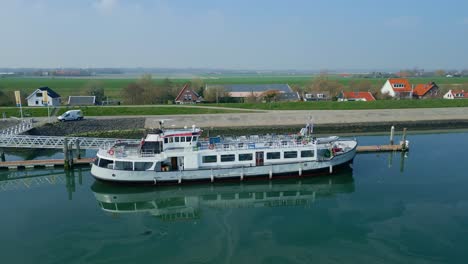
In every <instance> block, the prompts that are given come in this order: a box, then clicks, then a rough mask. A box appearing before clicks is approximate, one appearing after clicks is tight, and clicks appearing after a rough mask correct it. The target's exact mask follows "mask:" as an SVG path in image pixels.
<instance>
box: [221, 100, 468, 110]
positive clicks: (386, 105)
mask: <svg viewBox="0 0 468 264" xmlns="http://www.w3.org/2000/svg"><path fill="white" fill-rule="evenodd" d="M213 106H221V107H232V108H243V109H261V110H362V109H402V108H444V107H468V100H446V99H427V100H378V101H372V102H336V101H326V102H277V103H238V104H218V105H213Z"/></svg>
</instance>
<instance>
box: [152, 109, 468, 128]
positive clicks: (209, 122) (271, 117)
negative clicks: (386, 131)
mask: <svg viewBox="0 0 468 264" xmlns="http://www.w3.org/2000/svg"><path fill="white" fill-rule="evenodd" d="M309 117H312V118H313V122H314V123H315V124H339V123H363V122H364V123H365V122H369V123H371V122H392V121H394V122H398V121H399V122H401V121H425V120H461V119H464V120H468V108H430V109H426V108H418V109H382V110H312V111H268V112H264V113H235V114H212V115H172V116H157V117H154V116H153V117H147V118H146V125H145V126H146V127H147V128H154V127H157V126H158V121H159V120H160V119H171V121H169V122H167V123H168V124H171V125H174V126H175V127H183V126H185V125H187V126H191V125H192V124H196V125H197V126H200V127H205V128H206V127H251V126H284V125H302V124H304V123H306V122H307V121H308V120H309Z"/></svg>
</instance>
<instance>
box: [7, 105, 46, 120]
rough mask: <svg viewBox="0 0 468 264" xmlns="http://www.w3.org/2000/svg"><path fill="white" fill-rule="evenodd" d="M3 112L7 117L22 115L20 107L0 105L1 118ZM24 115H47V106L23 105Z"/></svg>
mask: <svg viewBox="0 0 468 264" xmlns="http://www.w3.org/2000/svg"><path fill="white" fill-rule="evenodd" d="M3 113H5V114H6V116H7V117H12V116H14V117H20V116H21V114H20V110H19V107H0V118H1V117H2V116H3ZM23 116H24V117H40V116H47V108H46V107H23Z"/></svg>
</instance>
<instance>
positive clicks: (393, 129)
mask: <svg viewBox="0 0 468 264" xmlns="http://www.w3.org/2000/svg"><path fill="white" fill-rule="evenodd" d="M394 134H395V126H392V127H391V128H390V145H393V135H394Z"/></svg>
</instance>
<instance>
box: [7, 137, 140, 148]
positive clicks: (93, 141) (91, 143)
mask: <svg viewBox="0 0 468 264" xmlns="http://www.w3.org/2000/svg"><path fill="white" fill-rule="evenodd" d="M65 138H66V139H67V142H68V144H69V145H71V146H73V147H74V146H76V144H77V143H76V142H78V143H79V144H78V145H79V147H80V149H100V148H106V147H108V148H109V147H111V146H112V145H114V144H115V143H119V142H121V143H130V144H138V143H139V141H138V140H134V139H115V138H90V137H53V136H27V135H0V148H43V149H62V148H63V147H64V142H65Z"/></svg>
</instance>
